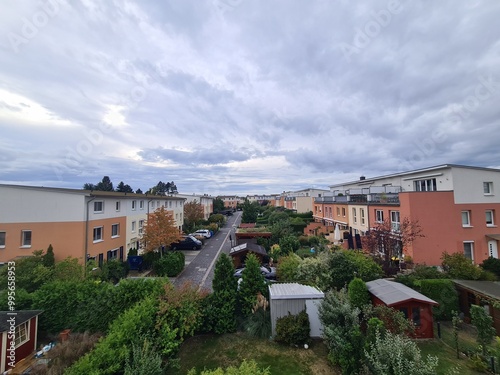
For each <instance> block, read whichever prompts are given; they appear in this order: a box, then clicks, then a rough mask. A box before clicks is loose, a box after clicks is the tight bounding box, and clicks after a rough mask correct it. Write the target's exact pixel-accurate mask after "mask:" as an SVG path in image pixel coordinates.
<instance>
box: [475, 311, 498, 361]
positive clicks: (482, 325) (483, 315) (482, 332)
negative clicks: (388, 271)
mask: <svg viewBox="0 0 500 375" xmlns="http://www.w3.org/2000/svg"><path fill="white" fill-rule="evenodd" d="M470 316H471V323H472V325H474V326H475V327H476V328H477V343H478V344H479V345H481V347H482V349H483V355H486V345H488V344H489V343H491V341H492V340H493V337H495V329H494V328H493V318H492V317H491V316H490V315H489V314H488V313H487V312H486V311H485V310H484V309H483V308H482V307H481V306H478V305H472V306H471V308H470Z"/></svg>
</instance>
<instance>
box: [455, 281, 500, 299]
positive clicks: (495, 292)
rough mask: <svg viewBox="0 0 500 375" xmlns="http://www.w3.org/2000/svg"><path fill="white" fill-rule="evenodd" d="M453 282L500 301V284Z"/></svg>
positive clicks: (491, 282)
mask: <svg viewBox="0 0 500 375" xmlns="http://www.w3.org/2000/svg"><path fill="white" fill-rule="evenodd" d="M453 282H454V283H455V284H457V285H460V286H462V287H464V288H467V289H470V290H472V291H474V292H477V293H481V294H484V295H485V296H488V297H491V298H495V299H500V282H497V281H480V280H453Z"/></svg>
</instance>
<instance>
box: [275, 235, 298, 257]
mask: <svg viewBox="0 0 500 375" xmlns="http://www.w3.org/2000/svg"><path fill="white" fill-rule="evenodd" d="M279 245H280V249H281V255H282V256H283V255H288V254H293V253H295V252H296V251H297V250H298V249H299V248H300V242H299V240H298V239H297V237H295V236H294V235H287V236H284V237H281V238H280V240H279Z"/></svg>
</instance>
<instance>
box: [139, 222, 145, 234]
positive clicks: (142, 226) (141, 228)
mask: <svg viewBox="0 0 500 375" xmlns="http://www.w3.org/2000/svg"><path fill="white" fill-rule="evenodd" d="M143 232H144V220H139V235H141V236H142V233H143Z"/></svg>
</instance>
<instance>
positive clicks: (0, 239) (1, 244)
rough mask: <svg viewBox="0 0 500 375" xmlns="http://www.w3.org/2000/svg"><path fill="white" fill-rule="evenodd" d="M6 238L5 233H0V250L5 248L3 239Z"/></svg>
mask: <svg viewBox="0 0 500 375" xmlns="http://www.w3.org/2000/svg"><path fill="white" fill-rule="evenodd" d="M6 236H7V233H6V232H0V248H4V247H5V237H6Z"/></svg>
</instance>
